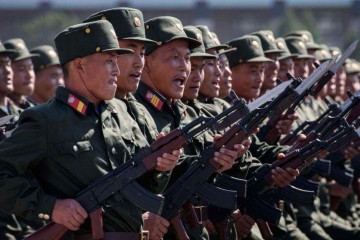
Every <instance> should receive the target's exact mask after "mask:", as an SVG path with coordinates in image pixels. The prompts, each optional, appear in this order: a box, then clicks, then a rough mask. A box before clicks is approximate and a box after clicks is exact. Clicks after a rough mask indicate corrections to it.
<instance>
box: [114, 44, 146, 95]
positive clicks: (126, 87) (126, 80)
mask: <svg viewBox="0 0 360 240" xmlns="http://www.w3.org/2000/svg"><path fill="white" fill-rule="evenodd" d="M119 45H120V47H121V48H129V49H132V50H133V51H134V54H122V55H120V56H119V58H118V65H119V68H120V69H121V74H120V75H119V77H118V82H117V86H118V89H117V92H118V94H119V95H120V96H121V97H124V96H125V95H126V94H127V93H129V92H135V91H136V89H137V88H138V86H139V82H140V78H141V74H142V70H143V68H144V62H145V57H144V54H145V44H144V43H143V42H141V41H135V40H120V41H119Z"/></svg>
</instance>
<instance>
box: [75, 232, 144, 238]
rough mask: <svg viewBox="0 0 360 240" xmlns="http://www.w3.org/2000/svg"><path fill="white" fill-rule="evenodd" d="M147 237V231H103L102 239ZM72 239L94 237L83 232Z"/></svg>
mask: <svg viewBox="0 0 360 240" xmlns="http://www.w3.org/2000/svg"><path fill="white" fill-rule="evenodd" d="M149 238H150V236H149V231H142V232H141V233H132V232H104V238H103V240H149ZM74 240H94V239H93V236H92V234H84V235H74ZM96 240H98V239H96ZM99 240H100V239H99ZM101 240H102V239H101Z"/></svg>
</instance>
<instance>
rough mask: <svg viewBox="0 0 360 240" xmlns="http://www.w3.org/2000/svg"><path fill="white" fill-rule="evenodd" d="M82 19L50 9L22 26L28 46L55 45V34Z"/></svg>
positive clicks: (21, 29)
mask: <svg viewBox="0 0 360 240" xmlns="http://www.w3.org/2000/svg"><path fill="white" fill-rule="evenodd" d="M80 22H81V19H79V18H78V17H74V16H72V15H70V14H67V13H64V12H60V11H49V12H47V13H45V14H43V15H40V16H38V17H36V18H34V19H32V20H30V21H29V22H27V23H25V24H23V25H22V26H20V28H19V29H20V31H22V32H23V35H25V36H26V38H25V39H26V44H27V45H28V46H37V45H42V44H49V45H54V38H55V36H56V35H57V34H58V33H59V32H60V31H62V30H63V29H65V28H67V27H69V26H71V25H74V24H78V23H80Z"/></svg>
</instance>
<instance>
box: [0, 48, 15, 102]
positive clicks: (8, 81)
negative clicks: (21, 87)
mask: <svg viewBox="0 0 360 240" xmlns="http://www.w3.org/2000/svg"><path fill="white" fill-rule="evenodd" d="M13 76H14V75H13V71H12V68H11V60H10V58H9V57H8V56H6V55H4V54H0V94H1V95H7V94H9V93H11V92H12V91H13V90H14V87H13Z"/></svg>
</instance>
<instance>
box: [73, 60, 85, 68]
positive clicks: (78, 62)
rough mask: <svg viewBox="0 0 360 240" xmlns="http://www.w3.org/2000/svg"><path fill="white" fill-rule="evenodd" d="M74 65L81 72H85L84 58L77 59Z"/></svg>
mask: <svg viewBox="0 0 360 240" xmlns="http://www.w3.org/2000/svg"><path fill="white" fill-rule="evenodd" d="M74 63H75V64H74V65H75V68H76V69H77V70H79V71H83V70H84V66H83V59H82V58H75V60H74Z"/></svg>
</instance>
